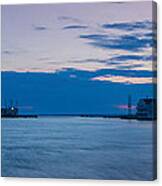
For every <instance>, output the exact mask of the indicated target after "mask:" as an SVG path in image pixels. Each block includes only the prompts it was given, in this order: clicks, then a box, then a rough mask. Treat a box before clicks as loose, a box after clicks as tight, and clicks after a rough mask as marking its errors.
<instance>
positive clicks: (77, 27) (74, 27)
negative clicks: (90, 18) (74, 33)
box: [63, 25, 88, 30]
mask: <svg viewBox="0 0 162 186" xmlns="http://www.w3.org/2000/svg"><path fill="white" fill-rule="evenodd" d="M86 28H88V27H87V26H84V25H69V26H65V27H63V29H64V30H68V29H86Z"/></svg>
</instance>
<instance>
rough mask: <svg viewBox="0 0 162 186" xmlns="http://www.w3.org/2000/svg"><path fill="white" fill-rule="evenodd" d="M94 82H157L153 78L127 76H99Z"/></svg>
mask: <svg viewBox="0 0 162 186" xmlns="http://www.w3.org/2000/svg"><path fill="white" fill-rule="evenodd" d="M91 80H93V81H107V82H112V83H123V84H147V83H153V82H156V80H155V79H153V78H151V77H147V78H146V77H125V76H113V75H105V76H97V77H94V78H92V79H91Z"/></svg>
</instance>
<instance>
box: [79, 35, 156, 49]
mask: <svg viewBox="0 0 162 186" xmlns="http://www.w3.org/2000/svg"><path fill="white" fill-rule="evenodd" d="M80 38H81V39H88V40H90V42H88V44H90V45H92V46H95V47H99V48H103V49H119V50H126V51H134V52H136V51H139V50H142V49H144V48H149V47H153V46H154V42H153V39H151V38H142V39H140V38H138V37H136V36H133V35H123V36H114V37H111V36H109V35H106V34H89V35H80Z"/></svg>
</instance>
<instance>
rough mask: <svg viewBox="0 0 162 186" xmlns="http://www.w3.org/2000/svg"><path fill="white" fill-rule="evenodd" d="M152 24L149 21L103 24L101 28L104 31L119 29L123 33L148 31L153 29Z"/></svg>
mask: <svg viewBox="0 0 162 186" xmlns="http://www.w3.org/2000/svg"><path fill="white" fill-rule="evenodd" d="M154 26H155V25H154V23H152V22H151V21H147V20H146V21H138V22H119V23H118V22H117V23H109V24H103V25H102V27H103V28H105V29H119V30H125V31H134V30H138V29H149V30H151V29H152V28H153V27H154Z"/></svg>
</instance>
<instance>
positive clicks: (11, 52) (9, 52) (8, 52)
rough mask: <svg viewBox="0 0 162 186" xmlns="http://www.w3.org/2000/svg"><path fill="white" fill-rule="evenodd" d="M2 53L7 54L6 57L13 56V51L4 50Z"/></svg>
mask: <svg viewBox="0 0 162 186" xmlns="http://www.w3.org/2000/svg"><path fill="white" fill-rule="evenodd" d="M2 53H3V54H6V55H11V54H13V51H10V50H4V51H3V52H2Z"/></svg>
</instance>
